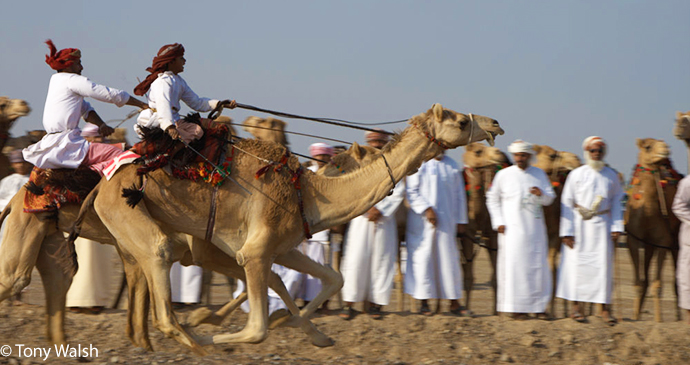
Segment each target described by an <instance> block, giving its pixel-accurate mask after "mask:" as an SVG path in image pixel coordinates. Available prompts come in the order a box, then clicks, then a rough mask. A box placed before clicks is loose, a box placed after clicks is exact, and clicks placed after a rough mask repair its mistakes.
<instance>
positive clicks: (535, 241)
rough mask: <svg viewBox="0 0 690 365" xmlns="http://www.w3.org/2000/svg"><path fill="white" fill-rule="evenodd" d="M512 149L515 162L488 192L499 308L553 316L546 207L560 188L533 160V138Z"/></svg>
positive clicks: (521, 315)
mask: <svg viewBox="0 0 690 365" xmlns="http://www.w3.org/2000/svg"><path fill="white" fill-rule="evenodd" d="M508 152H510V153H512V154H513V159H514V161H515V165H513V166H511V167H508V168H505V169H503V170H501V171H499V172H498V173H497V174H496V176H495V177H494V180H493V183H492V185H491V188H489V191H488V192H487V193H486V206H487V208H488V210H489V214H490V215H491V225H492V227H493V229H494V230H495V231H497V232H498V233H499V235H498V262H497V269H496V276H497V280H498V288H497V293H496V297H497V298H496V299H497V306H496V310H497V311H498V312H504V313H513V318H516V319H523V318H526V317H527V313H537V317H538V318H542V319H548V315H547V314H546V306H547V304H548V303H549V301H550V300H551V291H552V289H551V285H552V281H551V280H552V279H551V271H550V270H549V265H548V261H547V253H548V249H549V247H548V239H547V236H546V224H545V223H544V212H543V208H542V207H543V206H545V205H549V204H551V203H552V202H553V200H554V198H555V197H556V194H555V193H554V191H553V188H552V187H551V181H549V178H548V176H546V174H545V173H544V171H542V170H541V169H539V168H536V167H534V166H531V165H530V159H531V158H532V156H533V155H534V150H533V149H532V145H531V144H529V143H527V142H524V141H521V140H517V141H515V142H513V143H512V144H511V145H510V146H508Z"/></svg>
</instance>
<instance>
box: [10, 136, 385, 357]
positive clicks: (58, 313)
mask: <svg viewBox="0 0 690 365" xmlns="http://www.w3.org/2000/svg"><path fill="white" fill-rule="evenodd" d="M371 153H372V151H371V149H370V148H369V147H360V146H358V145H357V144H354V145H353V147H352V148H350V149H349V150H348V151H346V152H344V153H342V154H340V155H339V156H336V157H335V158H334V164H333V165H329V166H331V167H330V168H328V167H324V172H323V173H324V174H329V173H330V174H335V173H341V171H345V172H352V171H354V170H356V169H357V168H359V166H360V164H362V163H369V162H370V160H371V159H372V157H371ZM336 165H337V166H339V168H338V169H336V168H335V166H336ZM333 169H335V170H333ZM24 194H26V190H25V189H22V190H21V191H20V192H19V193H18V194H17V196H16V197H15V198H14V199H13V201H12V202H11V204H10V206H9V207H8V209H7V210H6V211H5V212H3V214H4V215H3V217H2V220H5V219H6V222H7V227H8V228H7V233H6V234H5V236H4V238H3V243H2V245H0V301H2V300H4V299H5V298H7V297H9V296H11V295H13V294H14V293H17V292H19V291H21V289H23V288H24V287H26V286H27V285H28V284H29V281H30V280H31V271H32V269H33V267H34V265H36V266H37V268H38V269H39V272H40V273H41V276H42V278H43V281H44V289H45V290H46V308H47V313H46V314H47V334H48V336H47V338H48V341H49V342H50V343H51V344H64V343H65V335H64V306H65V295H66V292H67V289H68V288H69V285H70V283H71V278H72V276H71V274H69V272H68V271H69V270H68V268H67V267H66V265H64V260H65V259H66V258H63V259H62V261H60V260H56V257H54V256H55V255H60V254H62V255H63V256H64V251H57V249H58V248H59V247H60V246H61V245H62V244H63V243H62V242H63V241H64V238H63V234H62V232H63V231H65V232H68V231H69V230H70V229H71V228H72V224H73V222H74V220H75V217H76V215H77V214H76V213H77V211H78V210H79V206H77V205H74V204H68V205H65V206H63V208H62V209H61V210H60V212H59V215H58V223H59V227H58V228H60V229H59V230H57V229H55V224H54V222H53V221H52V220H51V219H50V218H49V216H50V214H49V213H39V214H28V213H22V207H23V203H22V202H23V199H24ZM92 198H93V197H92ZM87 200H88V199H87ZM83 217H84V221H83V224H81V225H80V233H81V236H83V237H86V238H89V239H93V240H98V241H99V242H102V243H105V244H114V245H116V242H115V240H114V238H113V237H112V236H111V235H110V234H109V233H108V232H107V230H106V229H105V227H104V226H103V225H102V224H101V223H100V221H99V220H98V217H97V216H96V215H95V214H87V215H83ZM2 220H0V222H2ZM169 231H171V230H169ZM27 233H33V234H29V235H27ZM169 234H171V235H173V237H175V238H176V242H177V245H176V248H174V249H176V250H177V251H180V248H181V250H182V252H178V253H177V256H176V257H179V258H181V259H180V260H181V262H182V263H183V264H186V265H190V264H192V263H193V262H194V263H196V264H199V265H201V266H202V267H204V268H205V269H212V270H216V271H218V272H220V273H223V274H226V275H230V276H233V277H236V278H240V279H243V278H244V271H243V270H242V268H241V267H239V266H238V265H237V261H236V260H234V259H231V258H229V257H228V256H227V255H226V254H224V253H223V252H222V251H220V250H219V249H218V248H217V247H215V246H213V245H211V244H209V243H206V242H204V241H200V240H194V241H192V240H190V239H189V237H187V235H180V234H176V233H174V232H173V233H169ZM187 244H189V245H190V248H189V249H186V250H185V245H187ZM192 245H194V246H192ZM192 247H193V248H194V253H196V256H195V257H192V256H193V255H192V250H191V248H192ZM119 252H120V255H121V257H122V259H123V263H124V264H125V274H126V276H127V279H128V282H129V286H128V293H129V295H128V298H129V305H128V323H127V335H128V337H129V338H130V339H131V341H132V343H133V344H134V345H135V346H140V347H143V348H146V349H149V350H150V349H152V348H151V343H150V341H149V337H148V327H147V326H148V319H147V318H148V310H149V309H148V308H149V294H148V286H147V282H146V278H145V277H144V275H143V273H142V272H141V270H140V269H139V268H138V264H137V263H136V261H134V260H133V258H132V257H131V256H130V255H126V253H124V254H123V252H121V251H119ZM272 279H273V280H274V283H273V284H272V285H270V286H271V287H272V288H274V290H276V291H277V292H278V293H281V285H282V282H279V281H280V279H279V278H278V277H272ZM283 294H284V295H286V296H287V295H288V294H287V292H286V291H285V292H283ZM245 298H246V295H243V296H240V297H239V298H237V300H235V301H232V302H230V303H228V304H227V305H225V306H224V307H223V308H222V309H220V310H219V311H217V312H215V313H213V312H211V311H209V310H207V309H206V308H200V309H199V310H197V311H195V312H193V313H192V314H190V316H189V318H188V321H189V322H190V324H192V325H198V324H201V323H211V324H216V325H218V324H220V322H221V321H222V320H223V319H224V318H225V317H226V316H227V315H228V314H230V313H231V312H232V311H233V310H234V309H235V308H237V307H238V306H239V305H240V304H241V303H242V302H243V301H244V300H245ZM287 298H289V296H287ZM286 303H287V301H286ZM290 304H292V305H293V306H294V303H290ZM290 304H288V305H290ZM294 310H295V312H297V308H296V306H295V307H294ZM154 319H155V318H154Z"/></svg>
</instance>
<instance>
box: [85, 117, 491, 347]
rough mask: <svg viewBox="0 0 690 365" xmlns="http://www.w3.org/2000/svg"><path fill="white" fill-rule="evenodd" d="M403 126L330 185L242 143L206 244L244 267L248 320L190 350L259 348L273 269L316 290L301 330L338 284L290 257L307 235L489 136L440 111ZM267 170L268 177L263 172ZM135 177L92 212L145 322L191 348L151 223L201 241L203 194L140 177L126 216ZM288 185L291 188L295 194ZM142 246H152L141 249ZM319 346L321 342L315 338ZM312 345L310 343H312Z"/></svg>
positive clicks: (267, 149)
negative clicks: (147, 309) (149, 311)
mask: <svg viewBox="0 0 690 365" xmlns="http://www.w3.org/2000/svg"><path fill="white" fill-rule="evenodd" d="M410 124H411V126H410V127H408V128H407V129H406V130H405V131H403V132H402V134H401V135H400V137H399V138H398V140H397V142H395V143H392V144H390V145H389V146H390V147H389V148H388V149H387V150H386V151H383V154H382V156H384V157H382V158H378V159H376V160H375V161H374V162H373V163H371V164H369V165H368V166H366V167H364V168H361V169H359V170H357V171H355V172H353V173H351V174H346V175H343V176H339V177H336V178H333V177H322V176H319V175H316V174H313V173H310V172H304V173H303V174H302V175H301V176H300V175H296V174H295V173H292V172H288V174H286V173H284V171H285V170H289V171H293V172H294V171H298V170H297V169H298V167H299V162H298V161H297V159H296V158H295V157H290V158H288V159H287V162H285V163H284V164H283V163H273V162H271V161H280V160H282V159H283V156H286V152H287V151H286V149H285V148H284V147H282V146H278V145H275V144H272V143H266V142H261V141H255V140H243V141H240V142H237V143H236V144H235V145H234V148H235V149H236V150H237V153H236V155H235V159H234V160H233V169H232V173H231V177H232V178H233V179H234V181H236V182H237V183H234V182H227V183H225V184H223V185H222V187H221V188H220V191H219V201H220V202H222V204H221V206H220V207H219V209H218V211H217V214H216V219H217V222H222V223H219V224H217V225H215V228H214V230H213V238H212V240H211V242H212V243H213V244H214V245H216V246H217V247H218V248H220V249H221V250H222V251H223V252H225V253H226V254H227V255H229V256H230V257H234V258H236V260H237V263H238V264H239V265H240V266H242V267H244V271H245V274H246V283H247V293H248V297H249V302H250V307H251V308H253V309H254V310H252V311H250V313H249V318H248V321H247V325H246V326H245V327H244V329H243V330H241V331H240V332H238V333H232V334H221V335H215V336H211V337H203V338H200V339H199V342H198V343H200V344H204V345H205V344H218V343H234V342H250V343H258V342H261V341H263V340H264V339H265V338H266V336H267V320H268V313H267V292H266V290H267V276H268V274H269V273H270V266H271V264H272V263H273V262H274V261H275V262H276V263H278V264H281V265H283V266H286V267H288V268H292V269H296V270H299V271H301V272H304V273H307V274H310V275H312V276H315V277H318V278H319V279H321V280H322V282H323V284H324V286H323V289H322V291H321V293H319V295H318V296H317V297H316V298H315V299H314V300H313V301H311V302H310V303H309V304H308V305H307V306H306V307H305V308H304V309H302V311H301V312H300V315H299V316H295V318H294V320H295V321H296V322H298V323H300V326H303V324H304V323H309V324H310V322H309V320H308V317H309V315H311V314H312V313H313V312H314V310H315V309H316V308H318V307H319V306H320V305H321V304H322V303H323V302H324V301H325V300H326V299H327V298H329V297H330V296H332V295H333V294H334V293H335V292H336V291H338V290H339V289H340V287H341V286H342V277H341V276H340V275H339V274H338V273H336V272H334V271H333V270H331V269H329V268H327V267H324V266H322V265H319V264H317V263H315V262H313V261H311V260H309V259H308V258H307V257H306V256H304V255H303V254H301V253H300V252H299V251H297V250H293V248H294V247H296V246H297V244H299V243H300V242H301V241H302V240H303V238H304V237H305V235H306V234H307V232H308V231H307V229H308V230H310V231H313V232H317V231H320V230H323V229H326V228H329V227H332V226H335V225H338V224H342V223H344V222H346V221H348V220H350V219H352V218H354V217H356V216H358V215H360V214H362V213H364V212H365V211H366V210H367V209H369V208H370V207H371V206H372V205H373V204H374V203H376V202H377V201H378V200H380V199H382V198H383V197H384V196H385V194H387V193H388V191H389V190H390V189H391V188H392V187H393V184H395V182H396V181H399V180H400V179H402V178H403V177H404V176H405V175H407V174H409V173H412V172H414V171H415V170H416V169H417V168H418V167H419V166H420V165H421V163H422V162H424V161H425V160H428V159H430V158H433V157H434V156H435V155H437V154H438V153H439V152H440V151H441V150H442V149H443V148H444V147H445V148H455V147H458V146H461V145H466V144H467V143H471V142H475V141H479V140H483V139H486V138H487V134H488V133H487V132H485V131H484V130H482V129H481V128H479V126H478V124H477V122H475V121H473V120H472V119H471V118H470V117H469V116H467V115H464V114H461V113H457V112H454V111H452V110H448V109H444V108H443V107H442V106H441V105H439V104H435V105H434V106H433V107H432V108H431V109H429V110H428V111H427V112H425V113H422V114H419V115H417V116H415V117H413V118H412V119H411V120H410ZM255 156H256V157H255ZM257 157H258V158H257ZM267 164H269V165H268V166H270V167H272V168H271V169H265V167H267ZM387 166H389V167H390V170H389V168H388V167H387ZM135 170H136V167H135V166H127V167H125V168H124V169H122V170H121V171H119V172H118V173H117V174H116V175H115V176H114V177H113V178H112V179H111V180H110V181H109V182H108V183H101V184H100V185H99V188H100V189H101V193H100V194H98V195H97V196H96V198H95V201H94V208H95V210H96V213H97V214H98V216H99V217H100V218H101V221H102V222H103V224H104V225H105V226H106V227H107V228H108V231H110V233H111V234H112V235H113V236H114V237H115V238H116V239H117V242H118V245H119V246H120V249H121V250H122V251H123V252H126V255H128V256H131V257H133V258H135V259H136V260H137V262H138V263H139V265H140V268H141V269H142V271H143V272H144V275H145V276H146V280H147V282H148V285H149V290H150V292H151V294H152V296H153V298H154V299H153V303H155V306H154V308H153V309H154V312H155V314H154V317H155V318H156V319H157V323H158V327H159V329H160V330H161V331H163V332H164V333H166V334H168V335H170V336H172V337H174V338H176V339H177V340H178V341H179V342H181V343H183V344H184V345H186V346H189V347H191V348H196V346H195V345H196V342H194V339H192V337H191V336H189V335H188V334H187V333H186V332H185V331H184V330H183V329H182V328H181V327H180V326H179V324H178V323H177V321H176V320H175V318H174V317H173V316H171V315H170V314H171V313H172V311H171V308H170V291H169V277H168V272H169V269H170V264H171V262H172V259H173V253H172V252H170V250H169V249H167V247H168V246H169V243H170V238H169V237H167V236H166V234H165V232H164V230H163V228H161V226H159V225H158V224H157V222H162V223H164V224H170V225H174V226H175V228H176V229H177V230H178V231H180V232H184V233H187V234H190V235H192V236H194V237H204V236H205V227H206V225H207V213H208V206H209V204H210V196H211V190H212V188H211V187H210V186H205V185H204V184H197V183H193V182H191V181H187V180H176V179H172V178H171V177H169V176H167V175H166V174H165V172H163V171H160V170H157V171H153V172H151V173H149V179H148V186H147V189H146V194H145V197H144V203H145V204H138V205H136V206H135V207H134V208H133V209H132V208H130V207H128V206H127V205H126V203H125V201H124V199H122V198H120V197H119V193H120V191H121V190H122V189H123V188H127V187H129V186H131V185H132V183H133V182H136V181H138V178H137V177H136V174H135ZM257 171H266V175H265V176H263V177H262V178H260V179H256V178H255V176H254V175H255V174H256V172H257ZM391 177H392V180H393V181H391ZM293 179H294V180H293ZM293 181H294V182H298V183H299V185H298V186H297V187H298V189H296V188H295V187H294V185H293ZM244 189H247V190H249V191H250V192H251V195H250V194H249V193H248V192H246V191H245V190H244ZM298 193H301V194H299V195H300V196H301V204H296V203H298V202H299V199H300V196H298ZM300 207H303V210H301V209H300ZM249 208H250V209H249ZM122 222H127V223H128V224H127V225H123V224H122ZM142 237H150V238H151V240H150V241H147V240H142ZM192 251H193V250H192ZM312 326H313V325H312ZM312 328H313V327H312ZM318 340H323V342H326V340H328V341H329V342H330V339H328V338H327V337H325V336H324V335H323V334H320V337H319V338H318ZM312 341H313V342H315V336H313V337H312ZM324 345H325V343H324Z"/></svg>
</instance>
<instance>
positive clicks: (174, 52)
mask: <svg viewBox="0 0 690 365" xmlns="http://www.w3.org/2000/svg"><path fill="white" fill-rule="evenodd" d="M182 56H184V47H183V46H182V45H181V44H179V43H173V44H166V45H165V46H163V47H161V49H159V50H158V54H156V57H154V58H153V61H152V62H151V67H147V68H146V71H148V72H150V74H149V75H148V76H146V78H145V79H144V81H142V82H141V83H140V84H139V85H137V86H136V87H135V88H134V94H135V95H139V96H142V95H144V94H146V92H147V91H149V88H150V87H151V84H152V83H153V82H154V81H156V78H158V74H159V73H161V72H165V71H167V69H168V64H169V63H170V62H172V61H174V60H175V59H176V58H177V57H182Z"/></svg>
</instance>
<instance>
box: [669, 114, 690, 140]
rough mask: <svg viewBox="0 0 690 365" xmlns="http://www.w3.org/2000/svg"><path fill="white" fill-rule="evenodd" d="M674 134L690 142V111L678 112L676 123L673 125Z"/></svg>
mask: <svg viewBox="0 0 690 365" xmlns="http://www.w3.org/2000/svg"><path fill="white" fill-rule="evenodd" d="M673 136H674V137H676V138H678V139H682V140H684V141H685V142H690V111H687V112H685V113H681V112H676V125H675V126H673Z"/></svg>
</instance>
